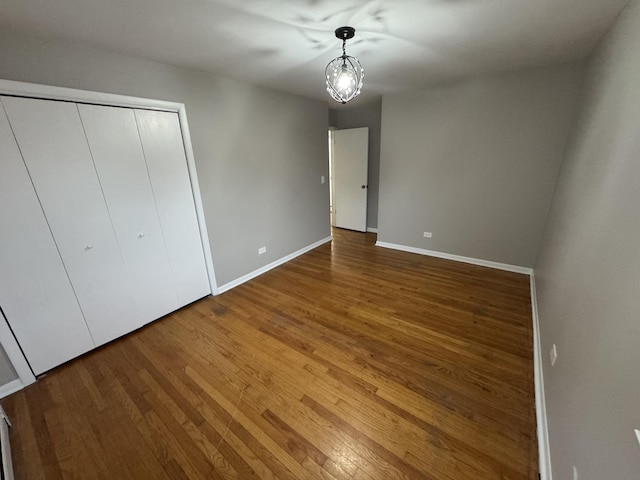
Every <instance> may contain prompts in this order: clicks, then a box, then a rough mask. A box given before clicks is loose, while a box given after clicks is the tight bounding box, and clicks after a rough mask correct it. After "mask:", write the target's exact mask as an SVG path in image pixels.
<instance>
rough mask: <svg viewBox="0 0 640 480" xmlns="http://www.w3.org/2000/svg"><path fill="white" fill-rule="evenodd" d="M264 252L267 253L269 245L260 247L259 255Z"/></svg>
mask: <svg viewBox="0 0 640 480" xmlns="http://www.w3.org/2000/svg"><path fill="white" fill-rule="evenodd" d="M263 253H267V247H260V248H259V249H258V255H262V254H263Z"/></svg>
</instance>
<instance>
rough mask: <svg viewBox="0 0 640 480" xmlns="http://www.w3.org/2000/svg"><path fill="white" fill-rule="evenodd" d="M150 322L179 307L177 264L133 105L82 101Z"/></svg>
mask: <svg viewBox="0 0 640 480" xmlns="http://www.w3.org/2000/svg"><path fill="white" fill-rule="evenodd" d="M78 110H79V111H80V118H81V119H82V123H83V125H84V130H85V133H86V135H87V141H88V143H89V148H90V150H91V155H92V156H93V161H94V163H95V166H96V170H97V172H98V178H99V179H100V184H101V185H102V191H103V193H104V198H105V200H106V202H107V207H108V208H109V212H110V214H111V219H112V221H113V226H114V228H115V231H116V236H117V238H118V242H119V244H120V249H121V251H122V256H123V257H124V262H125V265H126V267H127V271H128V272H129V276H130V278H131V283H132V285H133V289H134V290H133V291H134V294H135V299H136V303H137V305H138V308H139V310H140V314H141V316H142V320H143V322H144V323H148V322H151V321H153V320H156V319H157V318H160V317H162V316H163V315H166V314H167V313H170V312H172V311H174V310H177V309H178V297H177V294H176V289H175V288H174V284H173V279H172V273H171V267H170V266H169V259H168V256H167V249H166V247H165V242H164V237H163V235H162V230H161V228H160V221H159V219H158V213H157V211H156V204H155V201H154V198H153V190H152V187H151V182H150V181H149V174H148V173H147V165H146V162H145V158H144V154H143V152H142V145H141V144H140V136H139V135H138V127H137V125H136V119H135V115H134V112H133V110H132V109H130V108H118V107H105V106H101V105H78Z"/></svg>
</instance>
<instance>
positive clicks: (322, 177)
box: [320, 175, 325, 183]
mask: <svg viewBox="0 0 640 480" xmlns="http://www.w3.org/2000/svg"><path fill="white" fill-rule="evenodd" d="M324 182H325V178H324V175H320V183H324Z"/></svg>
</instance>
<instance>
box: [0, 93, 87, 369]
mask: <svg viewBox="0 0 640 480" xmlns="http://www.w3.org/2000/svg"><path fill="white" fill-rule="evenodd" d="M0 228H1V231H0V266H1V267H0V307H2V309H3V311H4V313H5V315H6V318H7V320H8V322H9V325H11V329H12V330H13V333H14V335H15V336H16V338H17V340H18V342H19V343H20V347H21V348H22V351H23V352H24V354H25V356H26V357H27V361H28V362H29V365H30V366H31V368H32V370H33V372H34V373H35V374H36V375H39V374H41V373H43V372H45V371H47V370H49V369H51V368H53V367H55V366H57V365H60V364H61V363H64V362H66V361H67V360H71V359H72V358H74V357H76V356H78V355H81V354H83V353H85V352H87V351H89V350H91V349H92V348H94V343H93V340H92V339H91V335H90V334H89V329H88V328H87V325H86V323H85V320H84V317H83V316H82V312H81V311H80V306H79V305H78V301H77V300H76V297H75V295H74V292H73V289H72V288H71V283H70V282H69V278H68V277H67V272H65V269H64V266H63V264H62V260H61V259H60V255H59V254H58V250H57V249H56V245H55V243H54V241H53V237H52V236H51V232H50V231H49V227H48V225H47V221H46V219H45V216H44V213H43V212H42V209H41V208H40V204H39V203H38V197H37V196H36V192H35V190H34V189H33V185H32V184H31V180H30V179H29V174H28V173H27V169H26V167H25V165H24V163H23V161H22V157H21V155H20V151H19V150H18V146H17V144H16V143H15V139H14V137H13V133H12V132H11V129H10V126H9V122H8V121H7V117H6V116H5V114H4V111H3V109H2V107H1V105H0ZM0 321H4V320H3V319H2V316H1V315H0Z"/></svg>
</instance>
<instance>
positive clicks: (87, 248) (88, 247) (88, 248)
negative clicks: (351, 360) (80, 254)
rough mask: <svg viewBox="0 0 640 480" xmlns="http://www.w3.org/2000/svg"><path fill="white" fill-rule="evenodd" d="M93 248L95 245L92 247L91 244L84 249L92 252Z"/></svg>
mask: <svg viewBox="0 0 640 480" xmlns="http://www.w3.org/2000/svg"><path fill="white" fill-rule="evenodd" d="M92 248H93V245H91V244H90V243H89V244H87V246H86V247H84V249H85V250H91V249H92Z"/></svg>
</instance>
